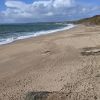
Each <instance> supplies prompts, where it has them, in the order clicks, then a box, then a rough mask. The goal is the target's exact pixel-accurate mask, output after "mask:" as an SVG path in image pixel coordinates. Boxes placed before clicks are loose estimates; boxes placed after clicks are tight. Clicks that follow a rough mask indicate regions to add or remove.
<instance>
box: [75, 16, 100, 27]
mask: <svg viewBox="0 0 100 100" xmlns="http://www.w3.org/2000/svg"><path fill="white" fill-rule="evenodd" d="M74 23H76V24H86V25H100V15H96V16H93V17H90V18H85V19H81V20H78V21H75V22H74Z"/></svg>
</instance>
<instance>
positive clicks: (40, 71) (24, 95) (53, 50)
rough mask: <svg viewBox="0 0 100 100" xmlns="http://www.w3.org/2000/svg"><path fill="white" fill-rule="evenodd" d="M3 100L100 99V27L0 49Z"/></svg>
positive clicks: (68, 32) (34, 39) (58, 33)
mask: <svg viewBox="0 0 100 100" xmlns="http://www.w3.org/2000/svg"><path fill="white" fill-rule="evenodd" d="M0 100H100V26H83V25H79V26H76V27H75V28H73V29H70V30H66V31H62V32H57V33H54V34H49V35H45V36H39V37H35V38H30V39H25V40H19V41H16V42H14V43H11V44H7V45H2V46H0Z"/></svg>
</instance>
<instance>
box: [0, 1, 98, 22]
mask: <svg viewBox="0 0 100 100" xmlns="http://www.w3.org/2000/svg"><path fill="white" fill-rule="evenodd" d="M5 6H6V10H4V11H1V12H0V18H1V21H2V22H37V21H58V20H59V21H60V20H71V19H77V18H81V17H85V16H86V15H89V14H91V12H95V11H99V10H100V7H98V6H97V7H96V6H95V7H93V6H83V5H77V0H38V1H34V2H33V3H30V4H27V3H25V2H22V1H21V0H7V1H5Z"/></svg>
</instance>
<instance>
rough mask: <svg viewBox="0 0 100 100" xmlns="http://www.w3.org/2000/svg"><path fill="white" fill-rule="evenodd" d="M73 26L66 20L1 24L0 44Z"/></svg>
mask: <svg viewBox="0 0 100 100" xmlns="http://www.w3.org/2000/svg"><path fill="white" fill-rule="evenodd" d="M73 27H74V25H73V24H67V23H65V22H45V23H43V22H41V23H26V24H0V45H3V44H8V43H11V42H13V41H16V40H20V39H26V38H30V37H36V36H40V35H44V34H50V33H54V32H58V31H63V30H67V29H70V28H73Z"/></svg>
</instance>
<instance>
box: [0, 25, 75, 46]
mask: <svg viewBox="0 0 100 100" xmlns="http://www.w3.org/2000/svg"><path fill="white" fill-rule="evenodd" d="M73 27H75V25H73V24H67V27H64V28H60V29H55V30H49V31H41V32H35V33H34V32H31V35H29V34H28V35H25V36H19V37H17V38H14V37H11V38H7V39H2V41H1V42H0V45H3V44H8V43H11V42H14V41H16V40H21V39H27V38H31V37H36V36H40V35H45V34H50V33H55V32H59V31H64V30H68V29H71V28H73Z"/></svg>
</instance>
